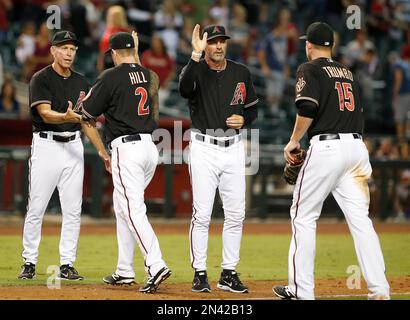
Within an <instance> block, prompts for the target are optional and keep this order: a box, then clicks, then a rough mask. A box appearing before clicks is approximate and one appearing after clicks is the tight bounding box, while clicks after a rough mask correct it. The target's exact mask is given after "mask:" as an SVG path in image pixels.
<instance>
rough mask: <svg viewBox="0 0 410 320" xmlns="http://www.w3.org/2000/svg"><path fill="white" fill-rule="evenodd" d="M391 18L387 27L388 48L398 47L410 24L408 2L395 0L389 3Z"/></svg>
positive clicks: (396, 48) (409, 6)
mask: <svg viewBox="0 0 410 320" xmlns="http://www.w3.org/2000/svg"><path fill="white" fill-rule="evenodd" d="M391 5H392V6H393V8H392V20H391V24H390V28H389V38H390V45H389V49H390V50H398V49H400V46H401V44H402V43H403V40H404V39H405V35H406V32H407V30H408V29H409V26H410V2H409V1H407V3H405V2H404V1H403V2H398V1H397V2H396V3H392V4H391Z"/></svg>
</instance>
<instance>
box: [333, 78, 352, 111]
mask: <svg viewBox="0 0 410 320" xmlns="http://www.w3.org/2000/svg"><path fill="white" fill-rule="evenodd" d="M335 89H336V90H337V94H338V95H339V109H340V111H344V110H345V107H346V109H347V110H348V111H354V96H353V92H352V84H351V83H349V82H339V81H337V82H336V83H335Z"/></svg>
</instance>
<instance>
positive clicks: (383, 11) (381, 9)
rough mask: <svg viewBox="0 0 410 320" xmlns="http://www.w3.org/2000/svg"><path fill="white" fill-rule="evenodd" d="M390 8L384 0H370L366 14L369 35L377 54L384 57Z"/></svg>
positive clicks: (389, 21)
mask: <svg viewBox="0 0 410 320" xmlns="http://www.w3.org/2000/svg"><path fill="white" fill-rule="evenodd" d="M390 15H391V13H390V10H389V6H388V4H387V1H386V0H372V1H371V4H370V10H369V13H368V14H367V16H366V18H367V26H368V30H369V35H370V36H371V37H372V38H374V40H375V44H376V47H377V48H378V50H379V56H381V57H382V58H384V57H385V55H386V53H387V45H388V31H389V26H390V23H391V19H390Z"/></svg>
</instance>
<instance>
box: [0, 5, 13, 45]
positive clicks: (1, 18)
mask: <svg viewBox="0 0 410 320" xmlns="http://www.w3.org/2000/svg"><path fill="white" fill-rule="evenodd" d="M12 7H13V2H12V1H11V0H0V43H2V42H4V41H6V39H7V31H8V29H9V20H8V12H9V10H11V8H12Z"/></svg>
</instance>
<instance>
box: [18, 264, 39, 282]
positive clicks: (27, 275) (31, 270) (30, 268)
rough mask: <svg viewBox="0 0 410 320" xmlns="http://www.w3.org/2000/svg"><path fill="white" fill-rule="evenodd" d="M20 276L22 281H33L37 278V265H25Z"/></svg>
mask: <svg viewBox="0 0 410 320" xmlns="http://www.w3.org/2000/svg"><path fill="white" fill-rule="evenodd" d="M21 267H22V269H21V272H20V274H19V276H18V278H19V279H21V280H32V279H34V278H35V277H36V265H35V264H33V263H30V262H26V263H25V264H23V265H22V266H21Z"/></svg>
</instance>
